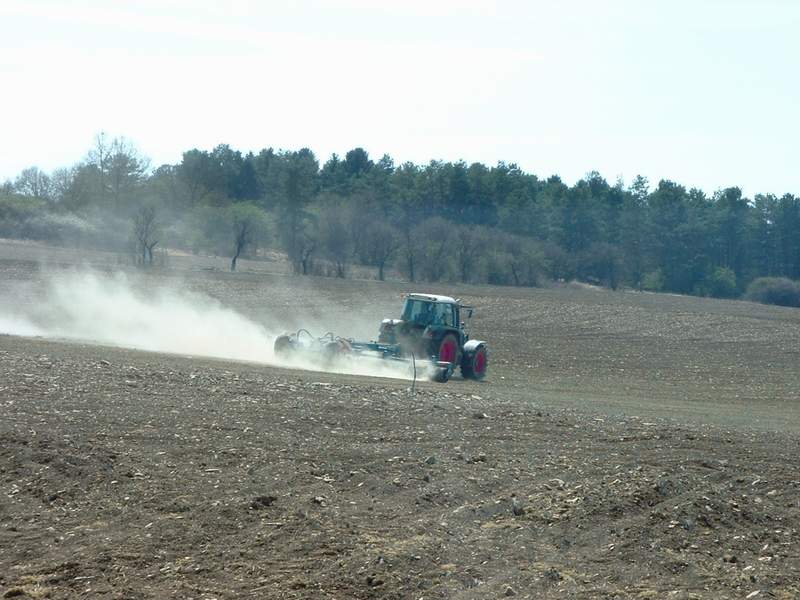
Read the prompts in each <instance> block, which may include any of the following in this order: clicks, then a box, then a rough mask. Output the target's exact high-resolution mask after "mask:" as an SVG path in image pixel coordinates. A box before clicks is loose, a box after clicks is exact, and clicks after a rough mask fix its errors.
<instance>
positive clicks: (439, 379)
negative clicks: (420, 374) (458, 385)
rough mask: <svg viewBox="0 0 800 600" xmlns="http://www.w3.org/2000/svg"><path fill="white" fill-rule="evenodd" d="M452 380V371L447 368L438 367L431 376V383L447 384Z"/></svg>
mask: <svg viewBox="0 0 800 600" xmlns="http://www.w3.org/2000/svg"><path fill="white" fill-rule="evenodd" d="M449 379H450V369H448V368H447V367H436V369H435V370H434V372H433V375H432V376H431V381H435V382H436V383H447V382H448V380H449Z"/></svg>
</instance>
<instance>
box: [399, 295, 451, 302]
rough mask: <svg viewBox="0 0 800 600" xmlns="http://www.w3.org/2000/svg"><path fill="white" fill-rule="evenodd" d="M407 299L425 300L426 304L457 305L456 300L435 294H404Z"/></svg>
mask: <svg viewBox="0 0 800 600" xmlns="http://www.w3.org/2000/svg"><path fill="white" fill-rule="evenodd" d="M406 297H407V298H413V299H414V300H426V301H427V302H442V303H444V304H457V302H458V301H457V300H455V299H454V298H451V297H450V296H438V295H437V294H417V293H412V294H406Z"/></svg>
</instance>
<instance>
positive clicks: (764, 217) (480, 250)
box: [0, 134, 800, 306]
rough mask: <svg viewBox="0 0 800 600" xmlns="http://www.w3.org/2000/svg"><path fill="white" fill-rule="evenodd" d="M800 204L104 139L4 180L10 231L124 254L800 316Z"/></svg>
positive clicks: (356, 158)
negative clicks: (159, 158)
mask: <svg viewBox="0 0 800 600" xmlns="http://www.w3.org/2000/svg"><path fill="white" fill-rule="evenodd" d="M799 232H800V197H798V196H794V195H792V194H790V193H786V194H784V195H782V196H780V197H778V196H774V195H770V194H756V195H755V196H754V197H752V198H747V197H744V196H743V194H742V191H741V190H740V189H739V188H737V187H729V188H725V189H720V190H717V191H714V192H713V193H711V194H707V193H706V192H704V191H703V190H700V189H696V188H692V189H686V187H684V186H682V185H681V184H680V183H677V182H674V181H670V180H661V181H659V182H658V183H656V184H651V182H649V181H647V180H646V179H645V178H643V177H636V178H635V179H634V180H633V181H631V182H629V183H627V184H626V183H625V182H623V181H616V182H614V183H609V182H608V181H606V180H605V179H604V178H603V177H602V176H601V175H600V174H599V173H597V172H590V173H588V174H587V175H586V176H585V177H583V178H582V179H581V180H579V181H577V182H576V183H575V184H574V185H571V186H570V185H567V184H565V183H564V182H563V181H562V180H561V179H560V178H559V177H558V176H551V177H549V178H547V179H540V178H539V177H537V176H536V175H535V174H532V173H527V172H524V171H523V170H522V169H520V168H519V167H518V166H517V165H515V164H507V163H504V162H499V163H498V164H497V165H495V166H486V165H484V164H481V163H472V164H466V163H465V162H463V161H459V162H442V161H431V162H430V163H428V164H425V165H417V164H413V163H404V164H400V165H397V164H395V163H394V161H393V160H392V158H391V157H390V156H388V155H384V156H382V157H380V158H377V159H375V158H374V157H370V156H369V154H368V153H367V152H366V151H365V150H364V149H362V148H354V149H352V150H350V151H348V152H346V153H345V154H344V156H338V155H336V154H334V155H332V156H331V157H330V158H329V159H328V160H327V161H325V162H324V163H321V162H320V161H319V160H318V158H317V157H316V156H315V154H314V153H313V152H312V151H311V150H309V149H308V148H303V149H300V150H275V149H273V148H265V149H263V150H261V151H259V152H258V153H252V152H248V153H242V152H241V151H238V150H235V149H233V148H231V147H230V146H229V145H226V144H220V145H218V146H217V147H215V148H214V149H213V150H210V151H207V150H199V149H191V150H188V151H186V152H184V153H183V156H182V158H181V161H180V162H178V163H177V164H164V165H161V166H158V167H154V168H153V167H151V165H150V162H149V160H148V159H147V158H146V157H145V156H144V155H142V154H141V153H140V151H139V150H138V149H137V148H136V147H135V146H133V145H132V144H131V143H130V142H129V141H127V140H126V139H125V138H113V139H112V138H109V137H108V136H106V135H105V134H99V135H98V136H97V137H96V139H95V140H94V143H93V146H92V148H91V149H90V150H89V152H88V153H87V155H86V157H85V158H84V159H83V160H82V161H80V162H79V163H78V164H76V165H74V166H71V167H68V168H62V169H57V170H55V171H53V172H51V173H46V172H44V171H42V170H40V169H39V168H37V167H30V168H27V169H25V170H23V171H22V172H21V173H20V174H19V175H18V176H17V177H16V178H14V179H12V180H9V181H6V182H5V183H4V184H2V186H0V237H7V238H21V239H32V240H44V241H48V242H50V243H55V244H62V245H70V246H81V247H90V248H98V249H105V250H111V251H115V252H120V253H125V254H126V255H127V256H129V257H130V259H131V260H132V261H133V262H134V263H135V264H137V265H139V266H141V267H142V268H148V267H151V266H157V265H158V264H163V261H165V260H166V256H167V254H166V253H165V249H180V250H184V251H188V252H192V253H199V254H203V253H205V254H214V255H217V256H226V257H228V258H229V259H230V268H231V270H235V269H236V267H237V261H238V259H239V258H241V257H248V258H255V259H258V258H259V257H260V256H263V255H264V253H265V251H266V250H268V249H269V250H277V251H280V252H282V253H284V254H285V256H286V257H287V259H288V261H289V262H290V263H291V265H292V269H293V270H294V271H295V272H296V273H298V274H301V275H328V276H335V277H349V276H353V274H354V272H355V270H356V269H358V274H359V275H358V276H365V275H364V274H365V273H368V274H369V275H368V276H371V277H375V278H378V279H384V278H393V279H398V278H402V279H405V280H407V281H411V282H416V281H428V282H440V281H441V282H447V281H453V282H465V283H488V284H497V285H510V286H541V285H548V284H549V283H551V282H566V281H573V280H576V281H581V282H586V283H591V284H595V285H601V286H605V287H608V288H612V289H618V288H627V289H635V290H647V291H653V292H672V293H680V294H692V295H700V296H713V297H720V298H737V297H741V296H743V295H744V296H745V297H750V298H752V299H756V300H761V301H768V302H772V303H777V304H784V305H789V306H798V305H800V285H799V284H798V283H797V280H799V279H800V235H798V233H799Z"/></svg>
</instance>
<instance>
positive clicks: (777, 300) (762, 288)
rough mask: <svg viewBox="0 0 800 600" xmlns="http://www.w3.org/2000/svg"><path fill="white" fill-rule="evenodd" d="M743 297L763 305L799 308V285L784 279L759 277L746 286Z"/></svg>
mask: <svg viewBox="0 0 800 600" xmlns="http://www.w3.org/2000/svg"><path fill="white" fill-rule="evenodd" d="M744 297H745V298H746V299H747V300H752V301H753V302H761V303H763V304H777V305H778V306H794V307H800V283H798V282H796V281H792V280H791V279H787V278H785V277H759V278H758V279H754V280H753V281H752V282H751V283H750V285H748V286H747V291H746V292H745V295H744Z"/></svg>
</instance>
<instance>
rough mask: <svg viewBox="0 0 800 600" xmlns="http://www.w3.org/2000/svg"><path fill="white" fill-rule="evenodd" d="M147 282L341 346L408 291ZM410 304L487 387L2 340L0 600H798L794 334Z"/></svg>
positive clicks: (145, 280)
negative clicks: (477, 344)
mask: <svg viewBox="0 0 800 600" xmlns="http://www.w3.org/2000/svg"><path fill="white" fill-rule="evenodd" d="M35 252H36V253H45V254H47V252H50V255H49V256H51V260H50V261H49V263H50V264H51V267H48V269H52V265H53V264H56V263H70V264H73V263H74V262H75V260H74V257H72V256H67V257H66V258H64V257H65V256H66V255H65V254H61V253H59V252H57V251H55V250H52V249H51V250H47V249H42V248H36V249H35ZM53 256H54V258H53ZM59 257H60V258H59ZM89 258H90V260H93V261H95V266H96V267H98V268H106V267H107V266H108V265H107V264H106V263H104V262H103V260H104V259H103V257H99V256H98V255H91V256H90V257H89ZM82 260H83V259H82ZM40 261H41V257H40V256H39V255H38V254H37V255H36V256H32V255H31V250H30V249H28V248H27V247H24V246H21V245H17V244H6V245H0V284H2V283H3V282H6V283H8V284H9V285H10V284H11V283H12V282H15V281H25V282H29V283H31V284H32V285H31V286H30V287H29V288H26V289H27V290H28V293H29V294H30V296H29V297H27V298H23V299H18V301H36V294H37V293H38V291H37V290H38V289H39V288H37V282H40V281H41V280H42V279H43V278H45V277H46V276H49V275H47V272H48V269H44V268H43V267H41V262H40ZM256 267H258V265H256ZM115 268H116V267H115ZM166 282H170V283H172V284H176V283H177V284H180V285H181V286H183V287H185V288H187V289H191V290H194V291H197V292H202V293H203V294H206V295H209V296H212V297H215V298H218V299H219V300H220V301H221V302H223V303H224V304H225V305H226V306H230V307H233V308H235V309H237V310H239V311H240V312H242V313H244V314H246V315H248V316H249V317H251V318H253V319H254V320H256V321H257V322H258V321H259V320H262V319H265V318H266V315H267V314H269V318H270V319H275V318H281V319H283V320H285V321H286V323H287V324H290V323H293V318H294V316H296V314H298V313H299V312H303V313H305V314H308V315H314V316H315V318H317V319H323V320H330V322H332V323H336V322H341V320H342V318H343V316H345V315H352V314H353V313H354V312H357V313H359V314H360V315H361V317H362V322H363V323H364V331H354V332H345V333H348V334H350V333H352V334H353V335H359V336H360V335H367V336H369V335H374V334H376V333H377V324H378V322H379V319H380V318H381V317H387V316H394V315H395V314H396V313H397V312H398V310H399V304H400V299H399V293H400V292H401V291H411V288H410V286H409V284H403V283H398V282H388V283H379V282H375V281H363V280H358V281H357V280H347V281H342V280H335V279H325V278H295V277H289V276H286V275H282V274H279V273H270V272H268V269H265V270H259V269H258V268H253V269H249V268H248V267H247V263H244V267H243V272H240V273H237V274H227V273H224V272H221V271H214V270H208V269H206V268H205V267H204V265H203V263H202V260H201V259H196V260H195V261H194V262H192V260H190V258H187V259H186V262H184V263H181V264H180V266H179V267H178V266H174V265H173V266H172V267H171V268H170V269H169V270H162V271H157V272H153V273H151V274H146V275H142V276H141V278H140V280H139V283H138V284H139V285H144V286H154V287H157V286H160V285H163V284H164V283H166ZM413 289H415V290H418V291H430V292H438V293H446V294H448V295H455V296H459V297H461V298H463V299H464V301H465V302H467V303H469V304H471V305H474V306H475V307H476V311H475V316H474V317H473V319H472V320H471V322H470V324H469V325H470V328H471V331H472V332H473V334H474V335H475V336H477V337H479V338H482V339H486V340H488V342H489V345H490V351H491V354H490V359H489V360H490V362H489V372H488V376H487V378H486V380H484V381H483V382H468V381H464V380H461V379H460V378H458V377H456V378H454V379H453V380H451V381H450V382H449V383H447V384H434V383H427V382H425V383H418V384H417V385H416V387H415V389H414V390H413V391H412V390H411V389H410V387H409V382H406V381H399V380H387V379H379V378H369V377H355V376H346V375H335V374H330V373H320V372H312V371H297V370H294V371H293V370H286V369H280V368H276V367H272V366H267V365H262V364H255V363H243V362H233V361H226V360H217V359H209V358H197V357H189V356H180V355H168V354H157V353H148V352H142V351H138V350H133V349H126V348H113V347H103V346H98V345H93V344H91V343H88V342H87V343H83V342H75V341H71V342H68V341H63V340H62V341H60V340H49V339H43V338H22V337H14V336H0V487H1V488H2V491H1V492H0V597H20V598H26V597H32V598H45V597H46V598H73V597H78V596H80V597H92V598H93V597H98V598H132V599H134V598H169V597H175V598H196V599H201V598H202V599H205V600H210V599H211V598H217V599H223V598H242V597H253V598H364V599H366V598H387V599H392V598H397V599H400V598H413V599H415V600H416V599H419V598H425V599H430V598H498V597H520V598H549V597H554V598H797V597H800V583H798V582H800V550H798V548H800V546H798V540H797V536H798V528H799V527H800V473H799V472H798V467H797V456H798V449H799V448H798V441H800V436H799V435H798V431H799V430H800V418H799V417H800V414H799V413H798V400H800V398H798V396H799V395H800V368H798V364H800V311H798V310H792V309H783V308H776V307H767V306H761V305H756V304H751V303H745V302H730V301H728V302H726V301H714V300H705V299H697V298H686V297H679V296H667V295H649V294H638V293H623V292H607V291H599V290H591V289H572V288H570V287H565V288H563V289H551V290H522V289H510V288H493V287H472V286H442V285H438V286H414V288H413ZM7 301H8V299H7ZM0 314H2V303H0Z"/></svg>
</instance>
